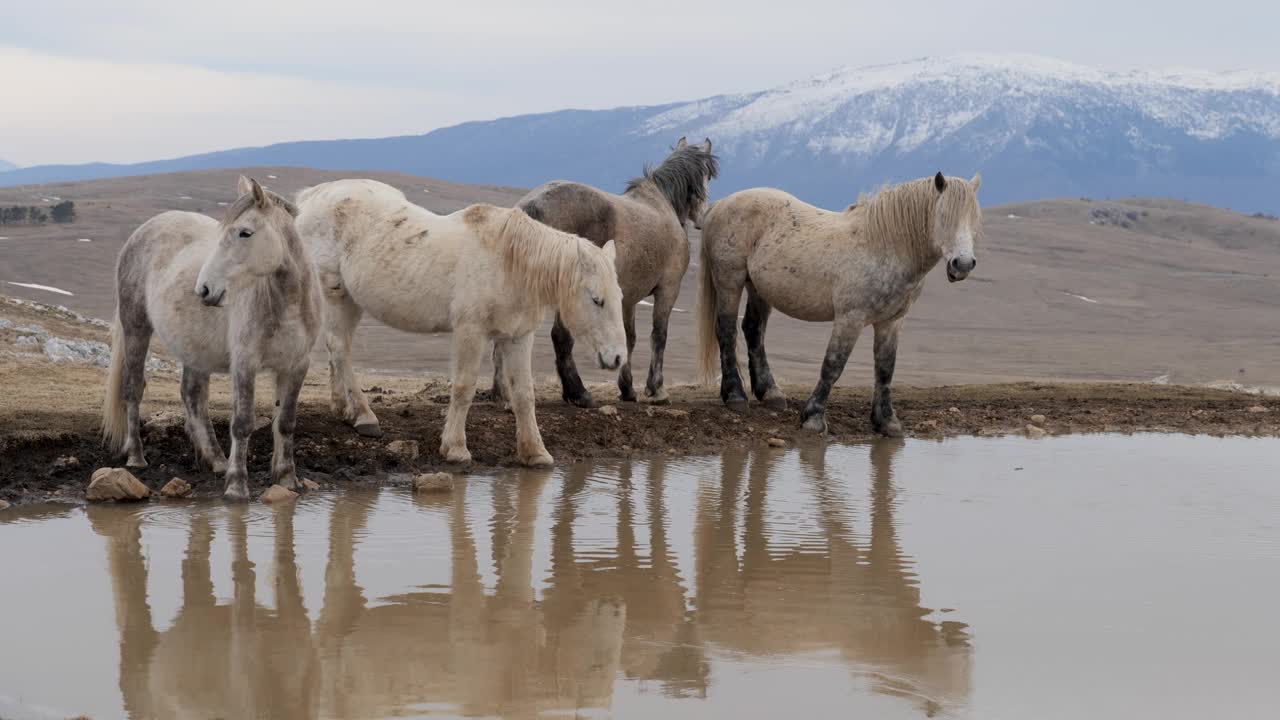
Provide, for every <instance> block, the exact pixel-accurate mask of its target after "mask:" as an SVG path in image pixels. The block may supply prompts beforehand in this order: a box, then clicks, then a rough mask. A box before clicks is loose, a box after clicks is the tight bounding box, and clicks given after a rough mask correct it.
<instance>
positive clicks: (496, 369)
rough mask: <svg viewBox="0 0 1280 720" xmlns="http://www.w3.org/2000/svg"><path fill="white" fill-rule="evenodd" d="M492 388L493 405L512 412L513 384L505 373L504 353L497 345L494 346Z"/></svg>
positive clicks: (490, 392)
mask: <svg viewBox="0 0 1280 720" xmlns="http://www.w3.org/2000/svg"><path fill="white" fill-rule="evenodd" d="M490 388H491V389H490V390H489V394H490V396H491V397H492V398H493V404H494V405H500V406H502V409H503V410H510V409H511V384H510V379H509V378H508V377H507V375H506V373H505V372H504V371H503V366H502V351H501V349H500V348H499V347H498V345H497V343H495V344H494V346H493V385H491V386H490Z"/></svg>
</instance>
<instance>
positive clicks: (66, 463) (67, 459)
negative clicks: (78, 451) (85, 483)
mask: <svg viewBox="0 0 1280 720" xmlns="http://www.w3.org/2000/svg"><path fill="white" fill-rule="evenodd" d="M76 467H80V458H78V457H76V456H75V455H63V456H62V457H60V458H58V459H57V460H54V461H53V462H52V463H50V464H49V472H50V473H60V472H62V471H64V470H70V469H72V468H76Z"/></svg>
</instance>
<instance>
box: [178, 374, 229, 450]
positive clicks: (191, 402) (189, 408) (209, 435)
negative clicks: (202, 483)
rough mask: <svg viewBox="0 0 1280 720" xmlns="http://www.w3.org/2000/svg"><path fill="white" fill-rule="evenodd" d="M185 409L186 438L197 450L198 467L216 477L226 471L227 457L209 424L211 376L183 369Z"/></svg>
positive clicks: (183, 404)
mask: <svg viewBox="0 0 1280 720" xmlns="http://www.w3.org/2000/svg"><path fill="white" fill-rule="evenodd" d="M182 407H183V410H185V415H186V430H187V437H188V438H190V439H191V444H192V446H193V447H194V448H195V453H196V461H197V463H198V464H202V465H203V466H205V467H207V468H210V469H212V470H213V472H215V473H223V472H226V470H227V456H226V455H225V454H224V453H223V452H222V448H221V447H220V446H219V445H218V437H217V435H215V434H214V430H213V424H212V423H211V422H210V421H209V373H204V372H199V371H197V370H193V369H192V368H190V367H183V368H182Z"/></svg>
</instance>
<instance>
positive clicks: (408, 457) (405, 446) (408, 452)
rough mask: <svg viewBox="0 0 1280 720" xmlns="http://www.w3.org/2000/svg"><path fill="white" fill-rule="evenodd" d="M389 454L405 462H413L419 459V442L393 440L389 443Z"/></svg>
mask: <svg viewBox="0 0 1280 720" xmlns="http://www.w3.org/2000/svg"><path fill="white" fill-rule="evenodd" d="M387 452H389V453H391V454H392V455H394V456H396V457H398V458H400V460H401V461H403V462H413V461H414V460H417V459H418V441H417V440H393V441H391V442H389V443H387Z"/></svg>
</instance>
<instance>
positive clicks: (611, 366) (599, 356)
mask: <svg viewBox="0 0 1280 720" xmlns="http://www.w3.org/2000/svg"><path fill="white" fill-rule="evenodd" d="M596 362H598V363H600V369H601V370H617V369H618V368H620V367H622V356H621V355H614V356H613V362H612V363H609V362H605V359H604V354H603V353H599V352H597V353H596Z"/></svg>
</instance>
